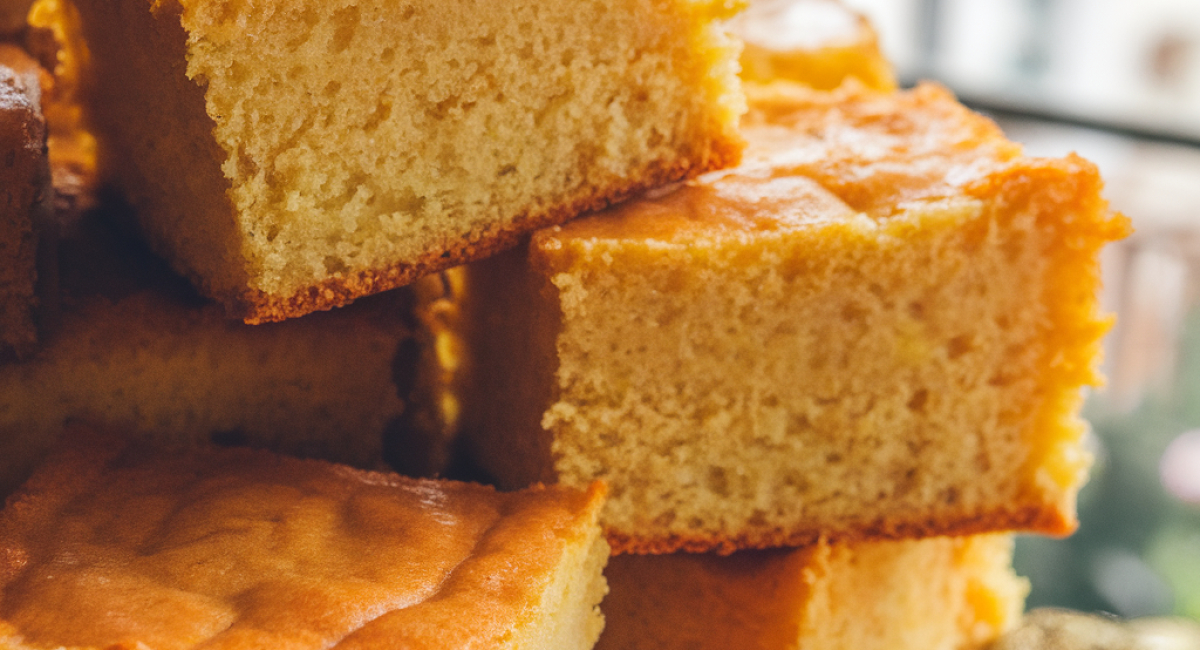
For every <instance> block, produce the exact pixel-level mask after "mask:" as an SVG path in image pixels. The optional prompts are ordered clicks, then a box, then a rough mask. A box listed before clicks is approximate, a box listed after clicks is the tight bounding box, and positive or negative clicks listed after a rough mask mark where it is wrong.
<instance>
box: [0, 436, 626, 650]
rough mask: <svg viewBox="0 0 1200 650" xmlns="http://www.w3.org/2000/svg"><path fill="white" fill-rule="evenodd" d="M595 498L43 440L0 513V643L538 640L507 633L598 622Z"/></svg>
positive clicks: (267, 458)
mask: <svg viewBox="0 0 1200 650" xmlns="http://www.w3.org/2000/svg"><path fill="white" fill-rule="evenodd" d="M602 498H603V490H602V489H598V488H597V489H593V490H591V491H589V492H588V493H586V494H585V493H581V492H575V491H573V490H563V489H536V490H530V491H525V492H522V493H518V494H501V493H497V492H494V491H493V490H491V489H490V488H486V487H483V486H478V485H470V484H463V483H449V482H433V481H416V480H408V479H403V478H401V477H397V476H395V475H387V474H377V473H370V472H357V471H354V470H350V469H348V468H345V467H341V466H336V465H330V464H326V463H320V462H315V461H298V460H293V459H284V458H280V457H276V456H271V455H269V454H266V453H263V452H250V451H246V450H219V451H215V452H210V453H206V454H194V453H191V454H170V453H166V454H164V453H159V452H153V451H149V450H147V449H146V448H142V447H138V446H122V445H114V446H111V447H105V448H101V449H97V448H96V447H95V446H89V445H87V444H84V445H82V446H78V447H72V448H69V449H66V450H64V451H62V452H60V453H59V454H58V455H57V456H56V457H55V459H54V462H53V463H52V464H51V465H49V466H48V469H45V470H43V471H42V473H40V474H39V475H37V476H36V477H35V478H34V479H33V481H31V482H30V483H29V484H28V485H27V486H26V488H25V490H24V491H23V492H22V493H19V494H18V495H17V497H16V498H15V499H13V500H12V501H11V502H10V505H9V506H8V507H7V508H6V509H5V511H4V513H3V517H0V540H2V542H3V544H4V547H3V549H2V550H3V554H2V555H0V558H3V562H4V564H3V565H0V567H2V568H3V572H0V589H2V592H0V593H3V600H2V601H0V620H2V621H3V623H0V634H6V635H7V636H8V637H9V639H3V637H0V640H12V641H16V642H19V643H23V644H25V646H26V647H30V648H58V647H62V646H69V647H77V648H108V647H111V646H113V645H114V644H121V645H131V646H132V645H140V644H144V645H145V646H148V647H154V648H163V649H168V650H169V649H173V648H195V647H200V646H203V647H208V648H220V647H228V648H234V647H291V648H314V649H315V648H330V647H338V648H362V647H396V646H400V647H407V648H445V647H471V646H472V645H473V644H479V645H480V646H481V647H497V648H500V647H538V646H534V645H523V644H513V643H512V640H513V639H515V638H520V637H522V636H530V635H532V636H534V637H536V636H537V635H538V634H539V633H546V631H545V630H544V629H540V628H539V629H535V630H532V631H531V630H529V629H528V628H529V627H530V626H535V627H536V626H541V628H545V627H550V626H552V624H553V623H554V621H556V620H558V618H559V617H560V616H561V617H565V618H568V619H571V618H575V619H583V618H586V617H587V616H591V617H593V618H595V617H598V614H596V612H595V606H596V604H597V600H598V596H599V594H600V593H602V592H603V587H602V584H603V579H602V578H600V577H599V572H600V569H601V568H602V566H603V559H602V558H604V557H606V553H605V547H604V545H603V544H604V543H603V541H602V540H600V539H599V537H598V535H599V528H598V527H597V526H596V524H595V516H596V512H597V510H598V507H599V505H600V501H601V500H602ZM597 544H599V546H596V545H597ZM589 551H591V552H589ZM597 558H601V559H599V560H598V559H597ZM584 570H587V571H589V573H588V574H583V573H580V574H575V573H573V572H574V571H581V572H582V571H584ZM576 580H579V581H583V582H584V583H585V584H584V585H583V586H580V587H574V586H572V583H573V582H574V581H576ZM589 581H590V582H592V583H593V585H592V586H590V587H589V586H586V583H587V582H589ZM596 581H600V585H601V586H599V587H597V586H596ZM572 589H577V590H578V591H579V593H573V592H572ZM563 592H567V593H566V595H565V596H564V593H563ZM547 607H554V608H555V609H553V610H550V611H547ZM577 610H578V611H577ZM581 612H582V613H581ZM571 631H572V632H580V633H589V634H593V636H592V639H590V640H589V639H586V638H582V639H581V638H573V639H570V641H571V642H572V643H570V644H564V645H562V646H559V647H577V648H586V647H590V644H591V642H592V641H594V638H595V637H594V633H595V632H598V625H597V624H596V623H595V621H594V620H593V621H591V622H590V623H588V624H578V625H576V626H574V627H573V628H572V629H571ZM564 638H565V635H560V637H559V639H560V640H562V639H564ZM385 640H386V641H387V642H386V643H385V642H384V641H385Z"/></svg>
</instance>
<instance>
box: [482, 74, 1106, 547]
mask: <svg viewBox="0 0 1200 650" xmlns="http://www.w3.org/2000/svg"><path fill="white" fill-rule="evenodd" d="M751 98H752V104H751V111H750V113H749V114H748V117H747V123H748V124H747V127H746V129H745V134H746V135H747V137H748V139H749V140H750V143H751V145H750V148H749V149H748V150H747V154H746V157H747V161H746V162H745V163H744V164H743V165H742V167H740V168H739V169H736V170H733V171H730V172H719V173H714V174H710V175H706V176H704V177H702V178H700V179H698V180H696V181H693V182H688V183H684V184H680V185H677V186H674V187H670V188H665V189H662V190H659V191H657V192H655V193H653V194H651V195H648V196H646V197H645V198H643V199H641V200H638V201H634V202H631V203H627V204H625V205H623V206H620V207H618V208H616V209H612V210H609V211H606V212H603V213H599V214H597V215H594V216H590V217H587V218H584V219H581V220H578V221H575V222H572V223H570V224H568V225H566V226H562V227H556V228H549V229H545V230H542V231H539V232H538V233H537V234H536V235H535V236H534V237H533V240H532V243H531V244H530V246H529V247H528V248H527V250H525V251H523V252H519V253H513V254H509V255H505V256H502V257H500V258H499V259H495V260H489V261H486V262H484V263H482V264H478V265H475V266H472V267H470V273H469V278H468V285H467V295H468V298H467V300H468V301H469V302H470V301H474V303H473V305H472V306H471V307H469V309H468V311H469V312H470V313H471V314H473V315H472V316H471V317H470V318H469V320H470V321H471V322H472V323H473V324H474V327H475V328H476V329H475V331H474V333H473V334H472V336H471V340H472V343H471V345H470V347H471V348H472V349H473V354H475V362H474V371H473V372H474V374H475V376H476V377H477V383H476V385H475V388H474V393H473V394H471V395H470V396H469V397H467V398H465V399H464V403H465V409H466V411H467V412H468V413H469V415H467V416H466V421H467V423H468V428H469V429H470V434H471V440H472V445H473V448H474V450H475V455H476V457H477V458H478V460H479V462H480V463H482V464H483V465H484V466H485V467H486V468H487V469H488V470H489V471H490V472H492V473H493V474H494V475H496V477H497V478H498V480H499V481H500V483H501V484H502V485H506V486H519V485H524V484H528V483H532V482H535V481H543V482H551V481H558V482H562V483H565V484H568V485H586V484H587V483H588V482H590V481H592V480H595V479H602V480H605V481H607V482H608V483H609V485H610V488H611V497H610V500H609V505H608V507H607V509H606V511H605V513H604V516H603V522H604V524H605V526H606V527H607V530H608V534H609V541H610V543H612V544H613V546H614V548H615V549H617V550H618V551H631V552H666V551H670V550H674V549H679V548H686V549H692V550H703V549H721V550H723V551H726V552H728V551H731V550H733V549H735V548H746V547H766V546H779V545H796V544H803V543H808V542H811V541H814V540H816V539H817V538H818V537H819V536H822V535H825V536H828V537H830V538H875V537H880V536H883V537H910V536H928V535H938V534H964V533H974V532H990V531H1002V530H1012V529H1025V530H1031V531H1038V532H1042V533H1049V534H1065V533H1068V532H1070V531H1071V530H1072V529H1073V528H1074V526H1075V495H1076V492H1077V490H1078V488H1079V487H1080V485H1081V484H1082V482H1083V480H1084V478H1085V476H1086V469H1087V466H1088V463H1089V457H1088V454H1087V453H1086V451H1085V449H1084V447H1083V445H1082V440H1081V439H1082V436H1083V431H1084V424H1083V422H1082V421H1081V420H1080V419H1079V417H1078V415H1077V413H1078V408H1079V405H1080V401H1081V399H1082V397H1081V389H1082V387H1084V386H1086V385H1089V384H1094V383H1096V382H1097V381H1098V380H1099V378H1098V376H1097V374H1096V370H1095V365H1096V362H1097V357H1098V354H1099V351H1100V338H1101V336H1102V334H1103V333H1104V332H1105V331H1106V330H1107V329H1108V327H1109V324H1110V319H1108V318H1106V317H1104V316H1103V315H1101V314H1100V313H1099V310H1098V305H1097V298H1096V290H1097V287H1098V283H1099V277H1100V276H1099V268H1098V263H1099V262H1098V254H1099V251H1100V249H1101V248H1102V247H1103V246H1104V244H1106V243H1107V242H1110V241H1113V240H1115V239H1118V238H1120V237H1122V236H1124V235H1125V234H1126V232H1127V231H1128V224H1127V221H1126V219H1125V218H1124V217H1121V216H1119V215H1114V214H1113V213H1112V212H1110V211H1109V209H1108V206H1107V205H1106V203H1105V202H1104V200H1103V199H1102V198H1101V195H1100V190H1101V181H1100V177H1099V174H1098V173H1097V171H1096V168H1095V167H1094V166H1092V165H1091V164H1089V163H1087V162H1086V161H1084V160H1082V159H1080V158H1078V157H1075V156H1069V157H1067V158H1063V159H1038V158H1027V157H1024V156H1022V155H1021V153H1020V150H1019V148H1018V147H1017V146H1016V145H1014V144H1012V143H1010V142H1008V141H1007V140H1005V139H1004V138H1003V136H1002V135H1001V134H1000V132H999V130H998V129H997V128H996V127H995V126H994V125H993V124H992V123H991V122H990V121H988V120H986V119H985V118H983V117H980V116H978V115H975V114H973V113H971V112H969V111H968V110H966V109H965V108H963V107H962V106H960V105H959V104H958V103H957V102H956V101H955V100H954V98H953V97H951V96H950V95H949V94H948V93H947V92H945V91H944V90H941V89H940V88H937V87H934V86H922V87H920V88H918V89H916V90H915V91H912V92H906V93H899V94H890V93H873V92H867V91H851V90H847V91H845V92H838V93H832V94H831V93H819V92H812V91H806V90H803V89H799V88H796V87H788V88H774V89H767V90H764V91H763V93H762V94H760V95H758V96H755V95H752V96H751Z"/></svg>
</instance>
